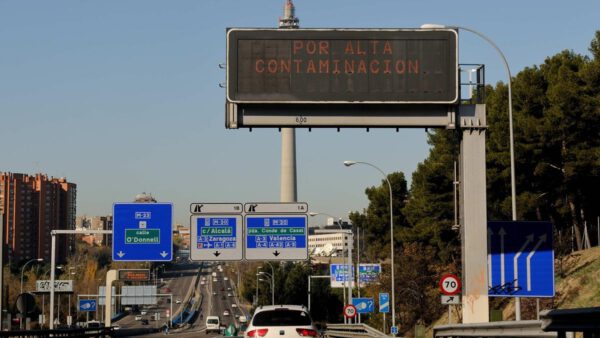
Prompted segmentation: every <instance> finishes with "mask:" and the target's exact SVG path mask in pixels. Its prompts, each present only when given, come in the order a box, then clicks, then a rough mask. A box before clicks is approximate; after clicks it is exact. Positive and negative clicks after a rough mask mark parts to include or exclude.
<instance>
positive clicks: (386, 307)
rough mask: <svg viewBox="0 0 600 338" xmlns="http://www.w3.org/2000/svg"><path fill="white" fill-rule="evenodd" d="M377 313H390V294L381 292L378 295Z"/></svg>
mask: <svg viewBox="0 0 600 338" xmlns="http://www.w3.org/2000/svg"><path fill="white" fill-rule="evenodd" d="M379 312H381V313H389V312H390V294H389V293H387V292H382V293H380V294H379Z"/></svg>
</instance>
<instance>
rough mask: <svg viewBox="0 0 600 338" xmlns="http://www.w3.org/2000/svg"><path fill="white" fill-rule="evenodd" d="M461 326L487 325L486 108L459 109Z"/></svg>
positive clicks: (468, 107) (468, 106) (475, 106)
mask: <svg viewBox="0 0 600 338" xmlns="http://www.w3.org/2000/svg"><path fill="white" fill-rule="evenodd" d="M460 128H461V132H462V140H461V143H460V160H459V161H460V199H461V203H460V206H461V239H462V261H463V273H462V285H463V301H462V302H463V323H483V322H489V298H488V275H487V203H486V177H485V175H486V165H485V130H486V116H485V105H482V104H478V105H462V106H460Z"/></svg>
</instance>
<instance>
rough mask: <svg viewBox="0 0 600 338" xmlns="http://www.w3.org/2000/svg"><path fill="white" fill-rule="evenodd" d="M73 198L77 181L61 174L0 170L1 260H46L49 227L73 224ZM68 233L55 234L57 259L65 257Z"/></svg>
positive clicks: (75, 195) (48, 251) (57, 227)
mask: <svg viewBox="0 0 600 338" xmlns="http://www.w3.org/2000/svg"><path fill="white" fill-rule="evenodd" d="M76 200H77V185H75V184H74V183H70V182H67V180H66V179H65V178H54V177H50V178H48V176H46V175H43V174H36V175H35V176H30V175H26V174H17V173H7V172H0V214H1V215H2V217H3V219H4V227H3V229H2V231H3V239H4V244H5V245H6V247H7V249H8V257H7V258H5V262H10V263H11V264H19V263H21V262H23V261H26V260H29V259H32V258H43V259H44V261H45V262H49V261H50V250H51V231H52V230H55V229H74V228H75V214H76V205H77V203H76ZM72 237H73V236H58V237H57V238H56V239H57V241H56V243H57V252H56V258H57V262H64V261H66V258H67V253H68V251H69V250H70V249H71V248H72V247H73V243H74V239H73V238H72Z"/></svg>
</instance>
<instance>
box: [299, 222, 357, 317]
mask: <svg viewBox="0 0 600 338" xmlns="http://www.w3.org/2000/svg"><path fill="white" fill-rule="evenodd" d="M308 215H309V216H310V217H315V216H317V215H325V216H329V217H331V218H333V219H336V218H337V219H338V226H339V227H340V230H344V228H343V227H342V218H341V217H335V216H333V215H330V214H328V213H324V212H309V213H308ZM341 234H342V262H343V264H344V265H346V264H347V266H348V268H347V269H344V271H346V275H345V276H346V277H345V278H344V284H343V285H344V287H343V288H342V298H343V301H344V305H346V293H348V297H352V296H351V294H350V293H351V292H352V289H351V288H352V286H351V285H352V283H348V280H349V279H351V278H350V276H352V273H351V270H352V269H351V266H352V262H348V261H349V260H350V259H349V258H347V256H348V250H349V249H350V244H349V243H348V248H347V250H346V254H344V246H346V240H345V238H346V234H345V233H344V232H343V231H342V232H341ZM347 284H349V285H350V287H349V290H350V291H349V292H346V287H345V286H346V285H347ZM348 299H350V298H348ZM348 303H350V301H348ZM346 322H347V318H346V317H345V316H344V323H346Z"/></svg>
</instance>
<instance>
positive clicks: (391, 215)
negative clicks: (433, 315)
mask: <svg viewBox="0 0 600 338" xmlns="http://www.w3.org/2000/svg"><path fill="white" fill-rule="evenodd" d="M355 164H365V165H368V166H370V167H372V168H375V169H376V170H377V171H379V172H380V173H381V175H383V178H384V179H385V181H386V182H387V184H388V188H389V189H390V258H391V265H392V267H391V271H392V299H391V307H392V326H396V293H395V289H396V279H395V278H394V204H393V196H392V184H391V183H390V180H389V179H388V177H387V175H386V174H385V173H384V172H383V170H381V169H379V167H377V166H376V165H374V164H371V163H369V162H361V161H344V165H345V166H346V167H349V166H352V165H355Z"/></svg>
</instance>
